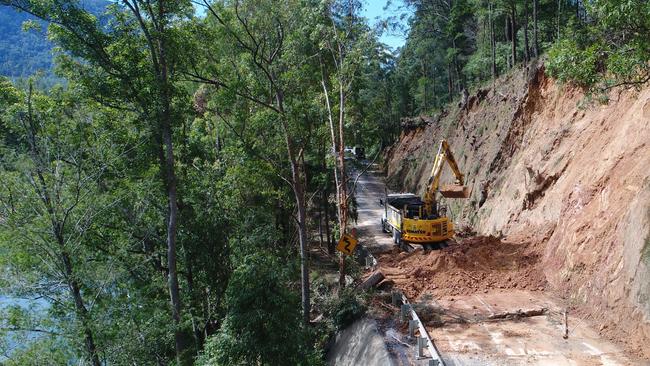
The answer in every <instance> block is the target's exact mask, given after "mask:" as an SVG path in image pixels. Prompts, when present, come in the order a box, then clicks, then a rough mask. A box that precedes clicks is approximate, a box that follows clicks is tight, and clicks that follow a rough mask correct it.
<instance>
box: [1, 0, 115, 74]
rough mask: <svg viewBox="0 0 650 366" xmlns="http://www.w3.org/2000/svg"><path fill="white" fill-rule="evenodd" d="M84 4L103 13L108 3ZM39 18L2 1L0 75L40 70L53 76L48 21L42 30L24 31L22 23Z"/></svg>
mask: <svg viewBox="0 0 650 366" xmlns="http://www.w3.org/2000/svg"><path fill="white" fill-rule="evenodd" d="M82 3H83V6H84V7H85V8H86V9H87V10H88V11H90V12H92V13H93V14H100V13H102V12H103V10H104V9H105V8H106V5H108V4H109V2H108V1H106V0H84V1H83V2H82ZM35 19H36V18H35V17H33V16H31V15H29V14H27V13H24V12H19V11H17V10H15V9H14V8H11V7H9V6H2V5H0V76H6V77H9V78H11V79H20V78H26V77H29V76H31V75H33V74H35V73H36V72H38V71H42V72H43V73H44V74H45V77H46V78H47V77H53V66H54V64H53V57H52V48H53V47H54V45H53V44H52V42H50V41H49V40H48V39H47V34H46V33H47V25H46V24H45V23H44V24H43V27H42V29H41V30H40V31H37V30H29V31H26V32H25V31H23V30H22V24H23V22H25V21H27V20H35Z"/></svg>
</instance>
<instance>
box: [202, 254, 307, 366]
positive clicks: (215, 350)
mask: <svg viewBox="0 0 650 366" xmlns="http://www.w3.org/2000/svg"><path fill="white" fill-rule="evenodd" d="M295 279H296V277H295V273H292V271H291V270H290V267H289V268H288V267H287V265H286V262H285V261H283V260H280V259H279V258H277V257H273V256H270V255H267V254H263V253H255V254H250V255H248V256H246V257H245V258H244V259H243V260H242V261H241V264H240V265H239V266H238V267H237V268H236V269H235V270H234V272H233V274H232V277H231V279H230V282H229V284H228V289H227V290H226V294H225V299H224V301H225V303H226V306H227V308H228V309H229V310H228V312H227V313H226V317H225V319H224V321H223V323H222V325H221V328H220V330H219V332H218V333H217V334H216V335H214V336H213V337H212V338H211V339H209V340H208V342H207V344H206V347H205V353H204V355H202V356H201V357H200V358H199V361H198V363H199V364H201V365H251V364H258V365H313V364H318V362H317V361H318V357H317V355H316V356H315V353H314V350H313V349H311V346H310V342H309V339H310V336H309V333H308V330H307V329H305V328H304V325H303V324H302V323H301V317H300V312H299V309H300V298H299V297H298V296H296V295H297V294H296V293H295V292H294V291H292V289H291V288H290V287H289V284H290V283H292V282H294V281H295Z"/></svg>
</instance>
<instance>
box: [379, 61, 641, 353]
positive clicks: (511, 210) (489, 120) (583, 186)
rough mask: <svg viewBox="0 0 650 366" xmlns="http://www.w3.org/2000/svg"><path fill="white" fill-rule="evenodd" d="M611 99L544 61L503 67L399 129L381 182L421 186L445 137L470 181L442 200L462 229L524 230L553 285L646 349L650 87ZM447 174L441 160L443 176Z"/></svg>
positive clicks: (509, 233) (510, 233)
mask: <svg viewBox="0 0 650 366" xmlns="http://www.w3.org/2000/svg"><path fill="white" fill-rule="evenodd" d="M609 97H610V101H609V103H608V104H607V105H600V104H596V103H595V102H590V101H589V100H588V98H587V97H586V96H585V95H584V93H582V91H581V90H579V89H578V88H574V87H570V86H562V85H558V84H557V83H556V82H555V81H554V80H552V79H551V78H549V77H547V76H546V75H545V73H544V69H543V66H540V67H531V68H530V69H526V70H519V71H516V72H513V73H511V74H509V75H505V76H504V77H502V78H500V79H499V80H497V81H496V82H495V83H494V87H493V88H490V89H488V90H479V91H478V92H475V93H474V95H472V96H471V97H470V103H468V107H467V108H465V109H462V110H461V109H451V110H449V111H446V112H445V114H444V117H443V118H440V119H436V120H435V122H431V123H429V124H426V125H422V126H420V127H418V128H415V129H408V130H404V132H403V134H402V136H401V139H400V141H399V142H398V143H397V144H396V145H394V146H393V147H392V148H391V150H390V151H389V154H388V156H387V159H386V161H387V162H386V169H387V173H388V182H389V186H390V187H391V188H392V189H394V190H398V191H411V192H416V193H421V192H422V190H423V189H424V187H425V185H426V182H427V179H428V172H429V171H430V169H431V165H432V164H433V156H434V154H435V151H436V148H435V146H436V145H437V144H438V143H439V141H440V139H442V138H445V139H447V140H448V141H449V143H450V145H451V148H452V150H453V151H454V155H455V156H456V160H457V161H458V163H459V166H460V168H461V170H462V171H463V172H464V173H465V175H466V178H467V179H466V181H467V184H468V185H469V186H471V188H472V196H471V197H470V199H468V200H463V201H462V202H458V200H457V201H454V202H451V201H447V202H443V203H446V204H447V205H449V208H450V210H449V212H450V214H451V216H452V218H453V219H454V220H455V222H456V224H457V227H458V226H461V225H463V224H469V225H470V226H471V227H473V228H474V229H475V230H476V231H477V232H478V233H479V234H480V235H495V236H501V235H503V236H505V237H507V238H508V240H511V238H512V237H515V236H521V235H526V236H527V238H528V239H527V242H528V243H529V245H528V249H529V250H530V252H527V254H528V255H530V256H531V257H534V258H536V260H537V261H538V264H537V265H536V266H535V268H541V269H543V271H544V275H545V278H546V281H548V284H549V286H548V287H549V288H551V289H552V290H553V291H554V292H555V293H557V294H558V295H560V296H562V297H564V298H566V299H567V301H568V302H569V303H571V304H575V305H576V306H580V307H581V311H583V313H584V314H585V317H587V318H589V319H590V320H592V321H593V322H594V323H596V328H598V329H602V334H604V335H607V336H609V337H611V338H612V339H616V340H619V341H625V342H626V343H627V344H628V346H629V349H630V350H632V351H636V352H638V353H640V354H642V355H645V357H647V358H650V348H647V347H645V345H647V344H650V169H648V167H650V87H646V88H645V89H642V90H640V91H634V90H627V91H619V90H616V91H612V93H611V94H610V96H609ZM452 180H453V178H452V176H451V175H450V174H449V171H448V170H447V171H446V172H445V174H444V175H443V177H442V182H443V183H444V182H450V181H452ZM468 253H471V251H470V252H468ZM478 263H480V261H479V262H478ZM477 267H478V265H477ZM524 268H530V267H524ZM447 272H449V271H447ZM468 273H471V272H468ZM497 273H498V272H497ZM486 276H487V275H486ZM497 277H499V278H501V277H502V276H497ZM468 278H469V276H465V277H462V275H461V274H459V275H458V276H457V277H453V278H450V280H451V281H468V282H463V284H465V283H467V285H471V284H472V283H473V282H475V280H474V281H473V280H471V279H468ZM477 278H478V279H479V280H480V281H479V282H482V283H487V282H483V281H485V280H484V279H482V278H481V277H478V275H477ZM436 286H440V284H438V283H436ZM518 286H519V285H518ZM423 290H424V287H423V288H414V289H413V292H414V293H420V292H422V291H423ZM459 291H461V290H459ZM463 291H466V290H463Z"/></svg>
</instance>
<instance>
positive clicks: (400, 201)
mask: <svg viewBox="0 0 650 366" xmlns="http://www.w3.org/2000/svg"><path fill="white" fill-rule="evenodd" d="M383 205H384V215H383V217H382V221H381V223H382V228H383V230H384V231H386V232H391V233H392V234H393V241H394V242H395V244H400V243H402V242H406V243H413V244H431V243H439V242H443V241H445V240H447V239H449V238H451V237H452V236H453V235H454V227H453V223H452V222H451V221H450V220H449V219H448V218H447V217H437V216H435V217H423V209H424V202H423V201H422V199H421V198H420V197H418V196H416V195H414V194H411V193H406V194H391V195H388V196H387V197H386V200H385V202H383Z"/></svg>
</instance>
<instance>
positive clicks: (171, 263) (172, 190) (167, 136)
mask: <svg viewBox="0 0 650 366" xmlns="http://www.w3.org/2000/svg"><path fill="white" fill-rule="evenodd" d="M164 5H166V4H164V3H163V1H160V2H159V4H158V28H159V29H158V30H159V32H160V35H159V38H158V52H159V55H158V63H159V74H158V75H157V76H158V83H159V88H160V91H159V93H160V94H159V98H160V102H161V110H160V112H159V113H160V114H159V116H158V117H159V121H160V125H161V128H162V139H163V141H162V142H163V145H164V147H165V167H164V168H165V180H166V182H165V183H166V186H167V187H166V188H167V201H168V202H167V204H168V217H167V267H168V271H169V274H168V279H167V281H168V286H169V298H170V300H171V305H172V319H173V321H174V346H175V350H176V362H177V363H178V364H179V365H187V364H189V363H190V360H189V357H187V356H186V355H185V349H186V342H185V339H184V336H183V332H182V329H181V318H182V317H181V296H180V289H179V286H178V270H177V260H176V232H177V225H178V198H177V192H176V191H177V180H176V172H175V167H174V165H175V162H174V144H173V138H172V121H171V118H172V111H171V95H170V90H169V74H168V72H169V70H168V67H169V65H168V64H167V53H166V52H167V50H166V46H167V44H166V43H165V37H164V34H165V32H166V30H167V29H166V25H167V24H166V21H167V17H166V11H167V10H166V8H165V6H164ZM152 51H153V50H152Z"/></svg>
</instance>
